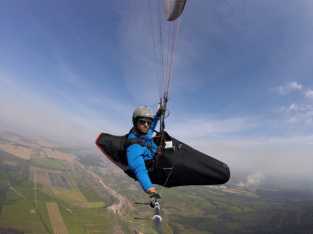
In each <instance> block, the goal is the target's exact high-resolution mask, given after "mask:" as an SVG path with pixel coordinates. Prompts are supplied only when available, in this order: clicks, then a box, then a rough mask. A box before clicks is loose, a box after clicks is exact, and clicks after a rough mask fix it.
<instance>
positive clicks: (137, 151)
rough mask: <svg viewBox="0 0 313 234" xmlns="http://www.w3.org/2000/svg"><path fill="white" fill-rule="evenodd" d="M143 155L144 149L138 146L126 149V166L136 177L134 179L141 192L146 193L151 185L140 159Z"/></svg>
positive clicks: (134, 145) (143, 163)
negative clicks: (141, 189) (138, 184)
mask: <svg viewBox="0 0 313 234" xmlns="http://www.w3.org/2000/svg"><path fill="white" fill-rule="evenodd" d="M143 153H144V147H142V146H141V145H139V144H133V145H131V146H129V147H128V148H127V161H128V166H129V168H130V169H131V170H132V171H133V172H134V174H135V175H136V178H137V180H138V182H139V183H140V185H141V187H142V188H143V190H145V191H147V190H148V189H150V188H152V187H153V185H152V183H151V180H150V177H149V174H148V171H147V168H146V165H145V162H144V159H143V157H142V154H143Z"/></svg>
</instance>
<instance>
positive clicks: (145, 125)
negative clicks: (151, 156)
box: [136, 118, 152, 134]
mask: <svg viewBox="0 0 313 234" xmlns="http://www.w3.org/2000/svg"><path fill="white" fill-rule="evenodd" d="M151 122H152V121H151V119H149V118H140V119H138V120H137V122H136V129H137V130H138V131H139V132H140V133H142V134H146V133H147V132H148V130H149V128H150V126H151Z"/></svg>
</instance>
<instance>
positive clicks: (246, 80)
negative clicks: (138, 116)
mask: <svg viewBox="0 0 313 234" xmlns="http://www.w3.org/2000/svg"><path fill="white" fill-rule="evenodd" d="M160 2H161V1H160ZM148 3H150V4H148ZM312 12H313V3H312V1H310V0H300V1H293V0H287V1H272V0H271V1H270V0H265V1H257V0H254V1H245V0H238V1H227V0H225V1H220V0H208V1H202V0H192V1H189V2H188V4H187V6H186V9H185V12H184V14H183V16H182V17H181V19H180V20H181V22H180V32H179V34H178V39H177V50H176V54H175V66H174V78H173V82H172V83H171V90H170V103H169V108H170V113H171V114H170V116H169V117H168V122H167V125H168V126H167V127H168V129H169V131H170V132H171V133H172V134H173V135H175V136H176V137H177V138H180V139H183V140H184V141H186V142H187V143H190V144H192V145H193V146H195V147H198V148H200V149H201V150H203V151H205V152H207V153H210V154H212V155H218V156H220V158H222V159H223V160H225V161H227V162H229V163H230V164H231V165H234V166H238V167H247V168H248V167H251V168H252V167H257V168H258V170H260V171H261V172H265V171H267V170H268V171H271V170H270V169H271V167H272V166H273V165H277V166H278V167H279V168H281V171H282V173H283V172H289V171H290V169H291V168H292V166H293V165H294V163H299V161H300V162H301V163H300V164H301V166H300V168H302V170H298V171H296V172H295V173H299V174H301V173H303V174H305V173H308V172H309V171H310V170H311V167H310V166H308V165H310V164H311V165H312V163H313V159H312V153H311V152H312V151H313V79H312V78H313V66H312V63H313V62H312V61H313V44H312V41H313V23H312V22H313V13H312ZM158 13H159V11H158V7H157V4H156V1H155V0H154V1H152V0H150V1H140V0H115V1H92V2H86V1H74V0H67V1H64V0H62V1H35V0H30V1H17V0H10V1H6V0H4V1H1V3H0V34H1V36H0V107H1V111H0V127H1V128H2V129H6V130H14V131H19V132H23V133H28V134H33V135H38V136H46V137H51V138H58V139H61V140H62V141H64V142H70V143H74V142H76V143H78V142H79V143H80V144H86V145H89V146H92V145H93V141H94V138H95V136H96V135H97V133H98V132H99V131H109V132H112V133H116V134H123V133H125V132H126V131H127V130H128V129H129V128H130V127H131V121H130V120H131V113H132V110H133V109H134V108H135V107H136V106H138V105H142V104H146V105H149V106H151V107H155V106H156V104H157V102H158V98H159V95H160V79H159V78H157V77H156V74H158V72H160V70H159V66H158V63H157V60H156V59H155V57H154V53H155V52H156V51H155V49H154V48H155V47H154V46H153V38H154V39H155V38H156V35H157V33H158V27H157V24H155V23H154V22H155V20H156V19H157V17H158ZM243 160H244V162H245V163H242V161H243ZM281 162H283V163H282V164H281ZM265 169H266V170H265Z"/></svg>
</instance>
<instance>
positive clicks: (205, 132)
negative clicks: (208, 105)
mask: <svg viewBox="0 0 313 234" xmlns="http://www.w3.org/2000/svg"><path fill="white" fill-rule="evenodd" d="M169 126H170V129H172V130H173V132H174V134H175V135H178V136H180V137H183V138H197V137H204V136H223V135H225V134H230V133H239V132H241V131H244V130H248V129H253V128H254V127H255V126H256V122H254V121H253V120H252V119H248V118H225V119H213V118H209V117H207V118H205V117H193V118H192V119H190V118H186V119H185V118H184V119H180V120H178V119H177V120H175V122H173V123H170V124H169Z"/></svg>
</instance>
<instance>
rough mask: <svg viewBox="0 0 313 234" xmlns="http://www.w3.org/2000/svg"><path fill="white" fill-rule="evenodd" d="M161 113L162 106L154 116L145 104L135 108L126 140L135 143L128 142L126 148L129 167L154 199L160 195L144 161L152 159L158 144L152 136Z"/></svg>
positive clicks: (162, 110) (162, 111)
mask: <svg viewBox="0 0 313 234" xmlns="http://www.w3.org/2000/svg"><path fill="white" fill-rule="evenodd" d="M163 113H164V109H163V108H162V107H161V108H159V110H158V111H157V113H156V114H155V115H154V116H153V113H152V112H151V111H150V109H149V108H148V107H146V106H140V107H138V108H136V109H135V111H134V113H133V118H132V120H133V128H132V129H131V130H130V133H129V134H128V140H129V141H132V142H137V143H134V144H130V145H129V146H128V147H127V149H126V151H127V162H128V167H129V169H130V170H131V171H132V172H133V173H134V174H135V176H136V178H137V180H138V182H139V183H140V185H141V187H142V188H143V190H144V191H145V192H146V193H148V194H149V195H150V197H151V198H154V199H160V195H159V194H158V192H157V189H156V187H155V186H154V185H153V184H152V182H151V180H150V177H149V174H148V170H147V168H146V165H145V161H147V160H152V159H153V158H154V157H155V155H156V154H157V150H158V146H157V145H156V144H155V142H154V141H153V138H152V137H153V133H154V129H155V127H156V125H157V123H158V121H159V119H160V116H161V115H162V114H163ZM139 142H140V143H139Z"/></svg>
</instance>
